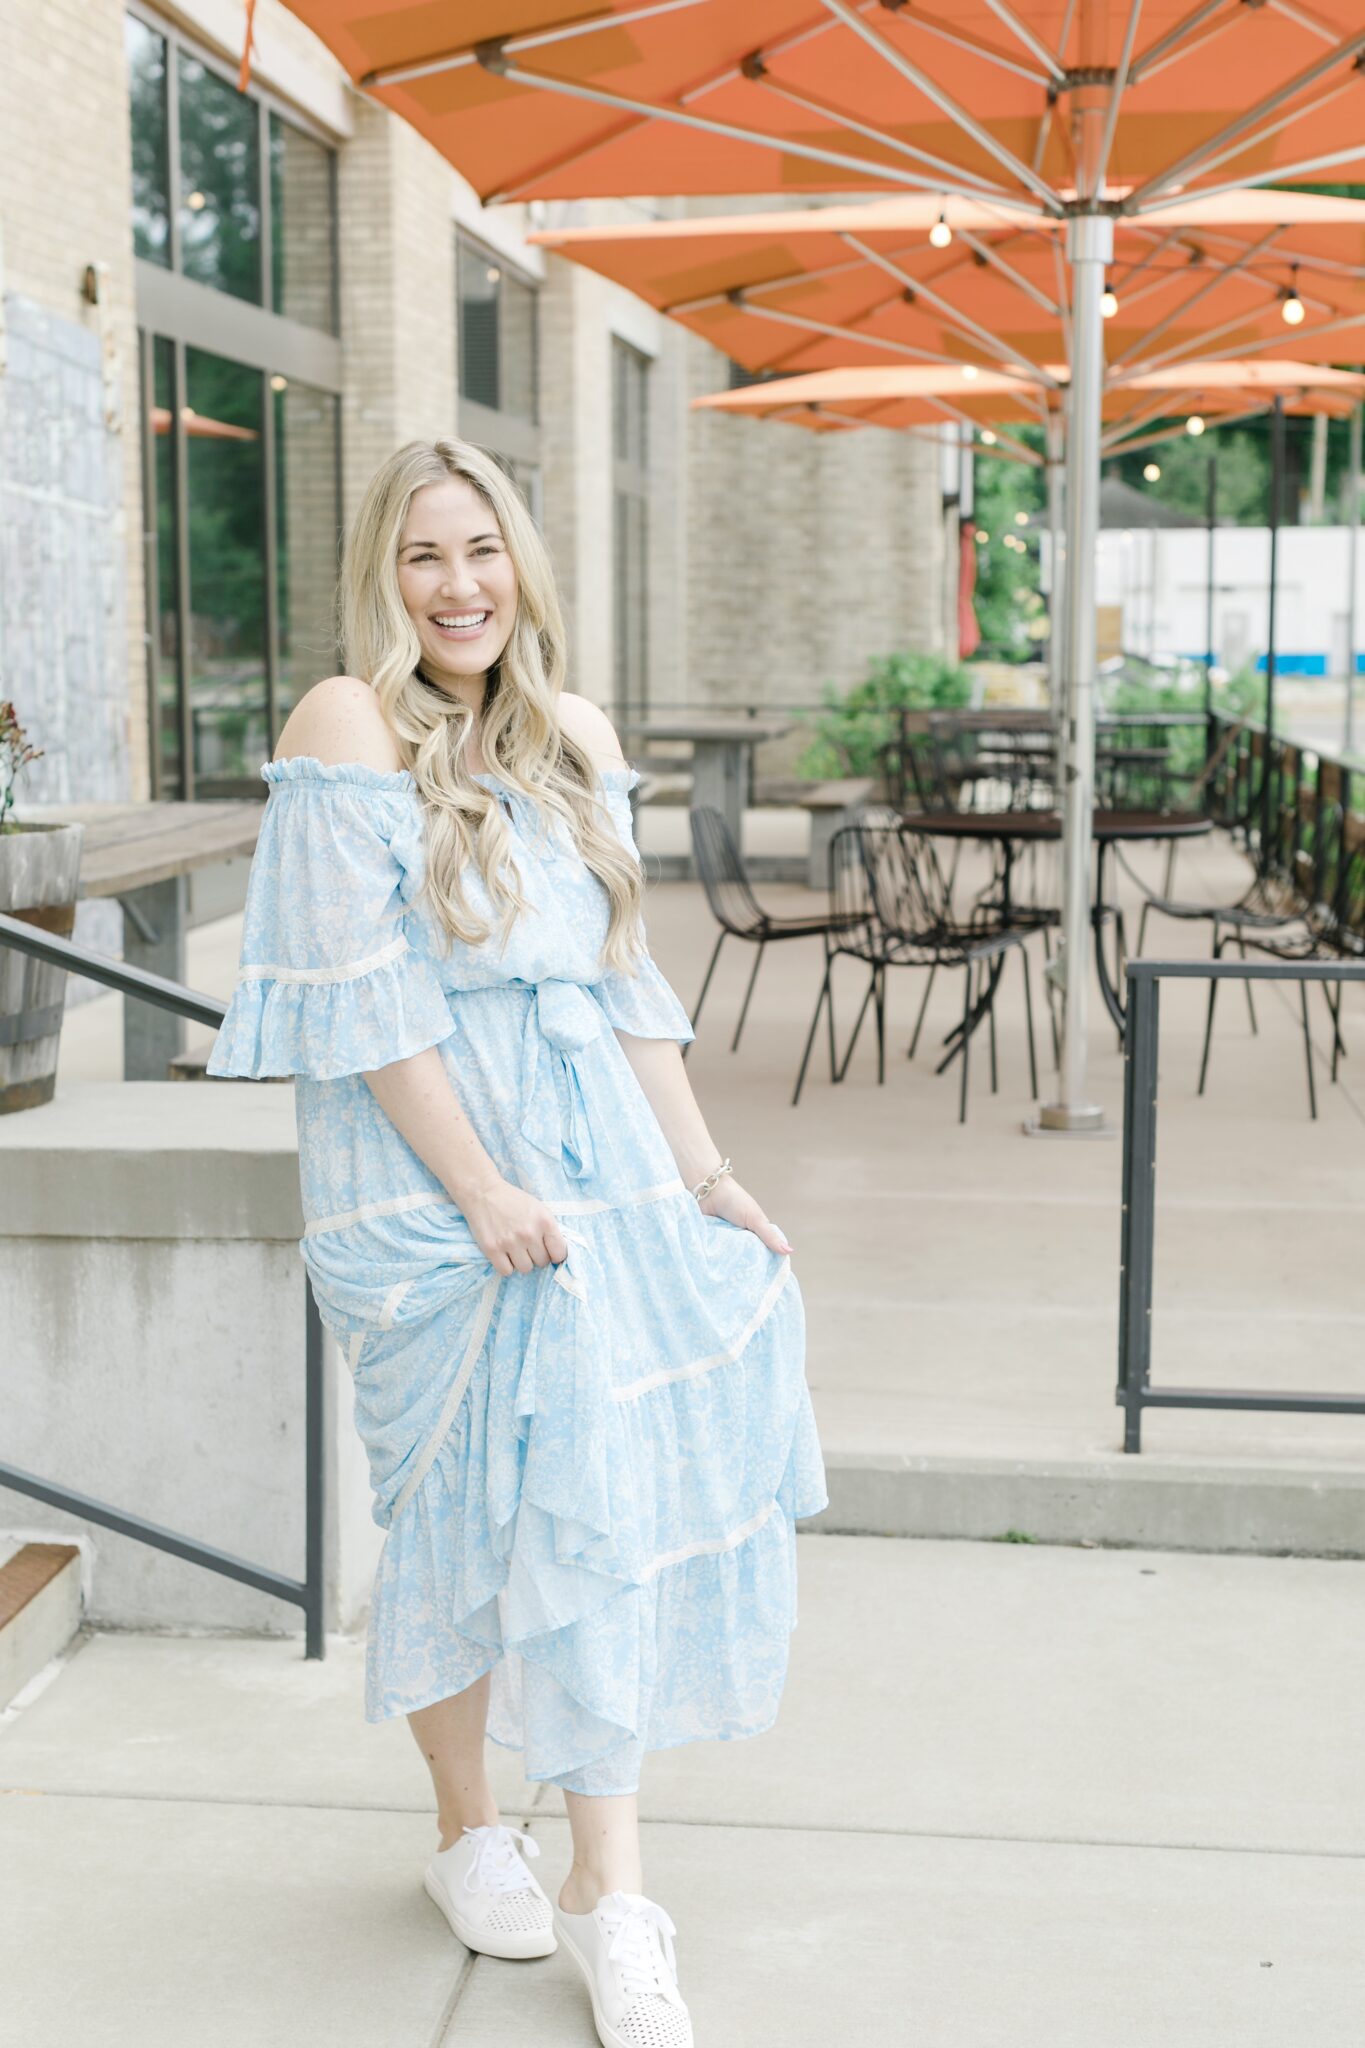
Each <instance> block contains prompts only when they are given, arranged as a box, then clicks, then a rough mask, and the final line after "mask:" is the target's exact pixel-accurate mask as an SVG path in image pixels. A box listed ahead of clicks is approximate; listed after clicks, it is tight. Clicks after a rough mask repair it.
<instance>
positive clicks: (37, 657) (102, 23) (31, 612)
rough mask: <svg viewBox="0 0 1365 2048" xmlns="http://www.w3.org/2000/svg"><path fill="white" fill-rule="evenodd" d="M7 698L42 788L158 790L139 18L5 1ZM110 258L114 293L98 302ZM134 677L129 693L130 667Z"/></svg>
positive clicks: (0, 90) (31, 790)
mask: <svg viewBox="0 0 1365 2048" xmlns="http://www.w3.org/2000/svg"><path fill="white" fill-rule="evenodd" d="M0 49H3V51H4V62H3V64H0V291H3V293H4V296H5V302H6V303H5V329H6V334H5V349H4V353H3V354H0V413H2V414H3V417H4V419H5V425H4V426H3V427H2V428H0V433H2V434H3V437H4V452H3V454H0V470H2V471H3V475H4V477H5V492H6V496H5V504H4V508H3V513H0V526H2V527H3V535H2V536H0V546H3V555H0V612H2V613H3V615H4V622H3V623H0V635H3V636H4V637H3V639H0V692H3V694H4V695H6V696H12V697H14V698H15V699H16V700H17V701H18V702H19V705H20V713H21V716H23V717H25V718H26V721H27V723H28V724H29V725H30V727H31V728H32V729H33V736H34V738H35V739H36V740H37V742H38V743H39V744H40V745H42V746H45V747H46V748H47V749H48V754H47V758H46V760H44V761H40V762H37V763H35V764H34V768H33V771H32V773H31V776H30V778H29V779H28V781H27V783H26V785H25V788H26V791H27V793H28V794H30V795H31V796H33V797H34V798H35V799H36V798H39V797H43V798H52V799H57V798H82V797H92V798H93V797H111V796H128V795H132V796H142V795H145V794H146V790H147V773H146V753H147V747H146V727H145V705H144V702H143V693H142V688H141V678H142V674H143V670H144V668H145V663H144V660H143V642H142V634H143V599H142V560H141V549H140V547H139V545H138V534H139V526H140V516H141V515H140V507H141V487H140V477H139V452H138V435H137V429H136V422H137V419H138V410H139V408H138V391H137V337H136V325H135V319H134V313H133V252H132V228H131V224H130V214H129V192H130V185H131V173H130V168H129V144H128V104H127V91H126V83H125V66H124V56H123V14H122V9H121V8H119V7H117V6H99V7H93V6H91V5H90V4H89V0H43V4H42V5H41V6H35V5H34V4H33V0H0ZM88 264H98V265H101V266H102V270H101V301H102V303H101V304H100V305H99V306H98V307H96V306H94V305H91V304H90V303H88V301H87V299H86V297H85V294H84V289H83V287H84V279H85V271H86V266H87V265H88ZM130 675H131V676H132V677H133V678H134V686H133V690H132V692H131V694H130V692H129V682H128V679H129V676H130Z"/></svg>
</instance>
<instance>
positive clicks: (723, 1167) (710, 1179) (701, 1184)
mask: <svg viewBox="0 0 1365 2048" xmlns="http://www.w3.org/2000/svg"><path fill="white" fill-rule="evenodd" d="M729 1171H730V1162H729V1160H728V1159H722V1160H721V1162H720V1165H719V1166H718V1167H717V1168H716V1169H715V1171H714V1173H708V1174H707V1176H706V1178H705V1180H699V1181H698V1182H697V1185H696V1186H695V1187H694V1188H693V1190H692V1193H693V1196H694V1198H695V1199H696V1200H697V1201H698V1202H701V1201H704V1200H705V1198H706V1197H707V1195H709V1194H710V1192H711V1190H712V1188H713V1187H714V1186H715V1185H716V1183H717V1181H718V1180H720V1179H721V1178H722V1177H723V1176H724V1175H725V1174H727V1173H729Z"/></svg>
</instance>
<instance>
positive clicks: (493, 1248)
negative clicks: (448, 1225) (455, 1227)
mask: <svg viewBox="0 0 1365 2048" xmlns="http://www.w3.org/2000/svg"><path fill="white" fill-rule="evenodd" d="M460 1206H461V1208H462V1209H463V1210H464V1217H465V1221H466V1222H467V1223H468V1225H469V1227H470V1229H471V1231H472V1232H473V1233H474V1242H475V1244H477V1246H478V1247H479V1250H480V1251H481V1252H482V1253H483V1255H484V1257H485V1258H486V1259H487V1260H488V1263H489V1264H490V1266H492V1268H493V1271H494V1272H495V1273H530V1272H532V1271H533V1270H534V1269H535V1267H537V1266H557V1265H559V1264H560V1262H561V1261H562V1260H564V1259H567V1257H568V1256H569V1247H568V1245H567V1243H566V1242H565V1238H564V1232H563V1230H562V1229H561V1228H560V1222H559V1218H558V1217H557V1216H556V1215H555V1212H554V1210H553V1209H551V1208H548V1207H547V1206H546V1204H545V1203H544V1202H541V1201H538V1200H537V1198H536V1197H535V1196H534V1195H528V1194H527V1192H526V1190H525V1188H517V1187H513V1185H512V1183H511V1182H510V1181H506V1180H496V1181H493V1182H491V1183H490V1184H489V1185H488V1186H487V1187H486V1188H483V1189H481V1190H480V1191H479V1192H478V1194H476V1195H469V1196H466V1197H465V1199H464V1201H463V1202H461V1204H460Z"/></svg>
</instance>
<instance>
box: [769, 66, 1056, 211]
mask: <svg viewBox="0 0 1365 2048" xmlns="http://www.w3.org/2000/svg"><path fill="white" fill-rule="evenodd" d="M752 82H753V83H754V84H755V85H757V86H759V87H761V88H762V90H763V91H764V92H770V93H772V94H773V96H774V97H775V98H776V99H781V100H789V101H790V102H791V104H792V105H793V106H794V107H801V108H802V109H803V110H804V111H806V112H809V113H816V114H823V115H824V116H825V117H826V119H827V120H830V121H834V122H836V123H837V124H838V126H839V127H841V128H847V129H849V130H850V131H851V132H852V133H853V134H854V135H865V136H866V137H867V139H868V140H869V142H880V143H881V144H883V146H884V147H885V148H887V149H895V150H899V151H900V153H901V155H902V156H908V157H912V158H913V159H914V160H915V162H916V163H921V164H927V165H928V166H929V168H930V169H931V170H934V171H938V172H939V173H940V176H939V177H938V178H936V179H935V178H921V179H920V180H919V182H920V183H921V184H922V185H923V186H924V187H925V189H926V190H927V191H930V192H941V191H942V190H943V179H944V176H945V175H946V176H947V178H948V179H949V180H950V181H951V182H952V184H953V185H955V186H959V187H961V188H963V189H964V190H965V191H967V192H968V193H970V194H973V195H980V196H981V197H982V198H988V199H993V200H995V201H997V202H998V203H999V204H1002V205H1006V206H1020V205H1024V206H1030V207H1031V205H1032V202H1031V201H1029V200H1021V199H1020V197H1019V195H1018V194H1017V193H1015V192H1009V191H1007V190H1006V189H1005V187H1004V186H1003V185H995V184H992V183H991V182H990V180H989V179H987V178H982V177H979V176H978V175H977V174H976V172H974V171H964V170H962V169H961V168H960V167H959V166H958V165H957V164H953V163H950V162H949V161H948V160H947V158H946V157H941V156H934V155H932V154H931V152H930V151H929V150H927V149H917V148H916V147H915V145H914V143H912V142H902V140H901V139H900V137H899V136H898V135H888V134H887V132H886V130H885V129H884V128H876V127H874V126H873V125H872V123H871V122H870V121H860V120H858V119H857V117H856V116H855V115H853V114H848V113H845V112H844V111H843V109H842V108H839V107H836V106H834V105H833V104H832V103H831V102H830V101H829V100H823V99H820V98H818V97H817V95H816V94H814V93H803V92H798V91H797V90H796V88H795V87H794V86H789V85H783V84H782V83H781V82H780V81H779V80H777V79H775V78H773V77H771V76H770V75H769V74H768V73H767V72H766V71H762V72H760V73H759V74H758V76H757V77H756V78H755V79H754V80H753V81H752Z"/></svg>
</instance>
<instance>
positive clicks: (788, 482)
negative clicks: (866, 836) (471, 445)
mask: <svg viewBox="0 0 1365 2048" xmlns="http://www.w3.org/2000/svg"><path fill="white" fill-rule="evenodd" d="M242 29H243V9H242V7H241V5H240V0H179V4H177V5H175V6H169V5H167V6H164V7H163V6H158V5H154V4H152V0H128V6H127V8H126V9H125V8H123V7H121V6H119V5H118V4H115V0H44V5H43V6H41V7H35V6H33V5H32V4H31V0H0V34H2V35H3V38H4V48H5V52H6V63H5V66H4V67H3V69H0V292H2V293H3V309H4V311H3V319H4V329H3V332H4V355H3V357H0V693H3V694H5V695H12V696H14V697H15V698H16V699H17V700H18V702H19V705H20V710H21V715H23V716H24V717H25V718H26V719H27V722H28V724H29V726H30V728H31V730H32V733H33V737H34V738H35V739H36V741H37V742H38V744H40V745H42V746H44V747H45V749H46V753H45V756H44V759H43V760H42V761H41V762H40V763H38V764H37V767H36V769H35V770H34V772H33V774H32V776H31V778H30V781H29V783H28V791H29V793H30V794H31V795H32V796H34V797H37V798H51V799H68V798H76V797H113V796H120V795H132V796H134V797H143V796H147V795H152V794H161V795H167V796H170V795H175V794H181V793H196V794H201V795H202V794H212V793H215V792H225V791H228V790H235V789H246V788H251V789H257V788H259V782H258V778H257V775H256V770H257V768H258V767H259V764H260V762H261V761H262V760H263V759H264V758H265V757H266V755H267V753H268V752H269V751H270V748H271V746H272V745H273V739H274V734H275V733H276V732H277V731H278V728H279V725H280V723H282V720H283V717H284V715H285V714H286V713H287V710H288V707H289V704H290V703H291V702H292V701H293V700H294V698H295V697H296V696H297V694H298V693H299V692H300V691H301V690H302V689H304V688H306V687H307V686H308V684H309V682H310V681H311V680H313V679H315V677H317V676H318V675H321V674H324V673H327V672H329V670H330V669H331V667H332V666H333V650H332V641H331V626H330V616H331V614H330V604H331V596H332V583H333V579H334V570H335V559H336V545H337V537H338V531H339V527H340V525H341V523H342V522H343V521H344V519H345V517H346V515H347V514H348V512H349V511H350V509H351V508H352V507H353V506H354V505H355V503H356V500H357V497H358V495H359V493H360V491H361V490H362V488H363V486H364V483H365V480H366V478H367V477H368V476H369V474H370V473H371V471H372V470H373V468H374V466H375V464H376V463H377V462H378V461H379V460H380V459H381V458H382V457H384V456H385V455H386V454H388V453H389V452H390V451H391V450H392V449H393V448H394V447H395V446H397V445H398V444H399V443H401V442H402V441H404V440H406V439H409V438H411V437H413V436H417V435H423V436H430V435H439V434H450V433H458V432H464V433H466V434H467V435H468V436H469V437H470V438H471V439H476V440H480V441H482V442H484V443H486V444H487V445H491V446H492V447H494V448H495V449H496V450H497V452H498V453H499V454H500V455H501V456H502V457H503V458H504V459H505V460H506V461H507V462H508V464H509V466H510V467H511V468H512V470H513V472H514V474H515V475H516V476H517V477H518V480H519V481H520V482H521V484H522V487H523V489H524V490H525V492H526V494H527V496H528V498H529V499H530V501H531V503H532V506H533V509H534V510H535V511H536V513H537V516H538V517H539V518H540V520H541V523H542V526H543V528H544V531H545V533H546V535H547V537H548V540H549V542H550V545H551V548H552V550H553V553H554V556H555V559H556V563H557V565H558V570H559V574H560V577H561V580H562V586H563V592H564V596H565V600H566V606H567V610H568V615H569V619H570V625H571V632H572V680H573V682H574V684H575V686H576V687H577V688H579V689H581V690H583V691H584V692H586V693H587V694H588V695H590V696H593V697H594V698H596V699H598V700H599V701H601V702H603V703H604V704H607V705H609V706H611V705H616V706H617V707H618V708H620V707H626V708H629V709H633V710H637V711H638V710H639V709H640V708H642V707H643V706H645V705H648V706H651V707H654V708H662V707H669V708H672V707H676V706H678V705H684V704H691V705H709V704H715V703H726V704H729V703H756V702H770V703H781V704H791V703H799V702H804V701H810V700H812V699H814V698H815V697H816V696H817V694H818V692H819V689H820V687H821V685H822V684H823V683H825V682H827V681H832V682H836V683H849V682H852V681H854V680H855V679H856V678H857V677H858V675H859V674H860V673H861V671H862V668H863V666H864V663H865V661H866V659H867V657H868V656H869V655H872V654H877V653H880V652H885V651H889V650H891V649H893V648H896V647H912V648H922V649H942V648H944V647H945V645H946V642H947V636H948V635H949V633H950V631H951V604H950V603H949V601H948V594H947V585H948V580H949V577H948V564H947V559H946V557H947V552H948V551H947V550H946V549H945V544H944V531H945V524H944V515H943V507H942V499H941V496H940V455H939V451H938V450H937V449H936V448H935V447H934V446H933V445H932V444H931V443H929V442H927V441H922V440H918V439H912V438H908V437H900V438H897V437H893V436H890V435H881V434H876V433H864V434H850V435H846V436H836V437H818V438H817V437H813V436H807V435H804V434H802V433H800V432H799V431H798V430H796V429H785V428H781V427H775V426H757V425H752V424H748V423H744V422H738V421H731V420H724V419H718V418H715V417H713V416H707V415H701V414H697V413H694V412H692V411H690V410H689V399H690V398H691V397H693V396H694V395H697V394H699V393H702V392H705V391H708V390H715V389H717V388H719V387H721V386H723V385H724V384H725V382H726V381H727V376H728V365H727V364H726V362H725V360H724V359H723V358H722V357H720V356H719V355H717V354H716V353H715V352H714V351H713V350H711V349H709V348H708V347H707V346H706V345H705V344H704V343H702V342H700V341H698V340H696V339H695V338H693V337H691V336H689V335H687V334H685V333H684V332H683V331H682V330H680V329H676V328H672V327H670V326H669V325H668V323H667V322H665V321H662V320H661V319H659V318H658V317H657V316H656V315H655V314H654V313H653V312H652V311H650V310H649V309H648V308H646V307H644V306H643V305H642V304H641V303H640V302H639V301H637V300H634V299H631V298H629V297H628V296H627V295H626V294H624V293H621V292H619V291H617V290H616V289H614V288H613V287H611V286H609V285H607V284H605V283H604V282H603V281H602V280H601V279H598V278H596V277H594V276H591V275H589V274H587V273H585V272H582V271H578V270H575V269H574V268H572V267H571V266H568V265H566V264H564V263H562V262H560V261H559V260H557V259H551V260H549V261H548V262H547V261H546V260H544V259H543V258H542V257H541V255H540V253H539V252H538V251H537V250H535V249H533V248H531V247H529V246H528V245H527V243H526V241H525V239H524V237H525V235H526V233H527V232H528V230H529V229H530V228H531V227H532V226H534V225H542V224H543V225H552V224H558V223H559V222H562V221H568V220H590V219H598V218H603V219H605V218H612V217H618V216H619V215H620V214H621V213H622V212H624V211H626V210H629V211H630V212H632V213H638V212H640V211H646V210H648V208H647V207H646V206H645V204H644V203H642V202H623V203H622V204H621V205H620V206H608V205H606V204H605V203H600V202H599V203H594V204H593V205H592V206H591V207H585V206H576V207H575V206H563V205H557V206H555V207H552V208H551V207H539V208H537V207H534V206H532V207H505V208H499V209H494V210H491V211H488V212H485V211H484V210H483V209H482V208H481V207H480V206H479V204H478V202H477V200H476V198H475V197H474V195H473V193H472V192H471V191H470V190H469V188H468V187H467V186H465V185H464V184H463V182H462V181H461V180H460V179H459V178H458V177H457V176H456V175H455V174H454V173H453V172H452V170H451V169H450V167H449V166H448V165H447V164H445V163H444V162H443V161H442V160H441V159H440V158H439V157H438V156H436V154H435V153H434V152H433V151H432V150H431V149H430V147H429V146H428V145H427V144H426V143H424V142H423V141H421V140H420V139H419V138H418V137H417V135H416V134H415V133H414V132H413V131H411V130H410V129H408V128H407V127H405V126H404V124H403V123H401V122H400V121H398V120H396V119H395V118H394V117H393V116H392V115H390V114H388V113H387V112H386V111H385V110H384V109H382V108H380V107H378V106H376V105H374V104H373V103H371V102H369V101H367V100H365V99H364V98H363V97H362V96H360V95H358V94H356V93H355V92H354V91H353V90H352V89H351V88H350V86H349V85H348V83H347V82H346V80H345V79H344V78H343V76H342V75H341V73H340V72H339V71H338V69H337V67H336V65H335V64H334V63H333V61H332V60H331V58H330V57H329V56H328V54H327V53H326V52H325V51H324V50H323V49H322V48H321V46H320V45H319V44H317V43H316V42H315V41H314V39H313V38H312V37H311V36H310V35H309V34H308V32H307V31H306V30H304V29H303V28H302V27H301V26H300V25H299V23H298V22H297V21H296V20H295V18H294V17H293V16H292V15H291V14H290V13H289V12H288V11H287V10H286V9H285V8H284V7H282V6H280V5H279V4H278V0H261V5H260V7H259V8H258V12H257V32H256V50H255V56H254V60H253V71H252V84H251V91H250V93H249V94H248V95H247V96H246V97H245V98H243V97H242V96H241V95H239V94H238V92H237V89H236V64H237V59H238V57H239V55H240V50H241V40H242ZM676 205H677V203H676V202H673V203H672V204H671V205H669V206H667V207H666V208H665V209H661V210H670V211H672V210H676Z"/></svg>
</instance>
